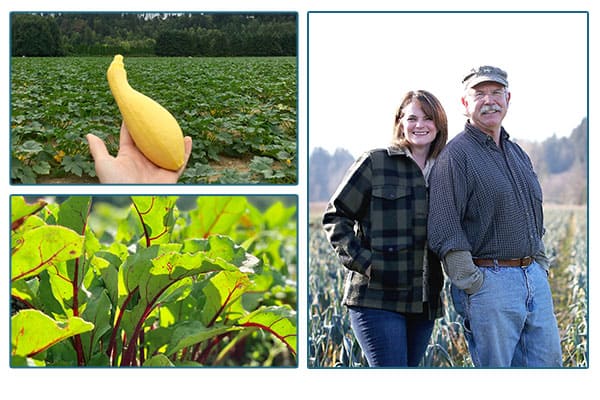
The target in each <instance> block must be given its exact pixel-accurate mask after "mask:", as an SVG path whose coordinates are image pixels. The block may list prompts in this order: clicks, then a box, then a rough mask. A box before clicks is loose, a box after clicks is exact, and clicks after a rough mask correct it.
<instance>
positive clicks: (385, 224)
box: [323, 90, 448, 367]
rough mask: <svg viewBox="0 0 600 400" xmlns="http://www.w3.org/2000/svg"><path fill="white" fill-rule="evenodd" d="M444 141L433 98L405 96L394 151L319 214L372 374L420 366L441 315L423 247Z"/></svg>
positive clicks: (363, 166)
mask: <svg viewBox="0 0 600 400" xmlns="http://www.w3.org/2000/svg"><path fill="white" fill-rule="evenodd" d="M447 139H448V124H447V118H446V113H445V111H444V109H443V108H442V106H441V104H440V102H439V101H438V99H437V98H436V97H435V96H433V95H432V94H431V93H429V92H427V91H424V90H418V91H411V92H408V93H407V94H406V95H405V96H404V98H403V100H402V102H401V104H400V107H399V108H398V111H397V113H396V119H395V126H394V136H393V140H392V143H391V146H390V147H388V148H387V149H376V150H371V151H368V152H366V153H364V154H363V155H362V156H361V157H360V158H359V159H358V160H357V161H356V162H355V163H354V164H353V165H352V167H351V168H350V169H349V171H348V172H347V174H346V176H345V178H344V180H343V181H342V183H341V185H340V186H339V187H338V189H337V190H336V192H335V193H334V195H333V197H332V198H331V200H330V202H329V204H328V205H327V209H326V211H325V213H324V215H323V227H324V229H325V232H326V234H327V238H328V240H329V242H330V243H331V246H332V247H333V248H334V250H335V252H336V254H337V255H338V256H339V258H340V261H341V262H342V264H343V265H344V266H345V267H346V268H347V269H348V273H347V275H346V281H345V289H344V298H343V303H344V304H345V305H346V306H348V309H349V313H350V322H351V325H352V330H353V331H354V334H355V336H356V338H357V339H358V342H359V344H360V346H361V348H362V350H363V353H364V354H365V356H366V358H367V361H368V362H369V365H370V366H371V367H392V366H393V367H402V366H409V367H414V366H418V364H419V362H420V361H421V358H422V357H423V354H424V353H425V350H426V348H427V344H428V342H429V337H430V336H431V332H432V330H433V323H434V320H435V318H437V317H439V316H441V311H442V304H441V299H440V292H441V289H442V284H443V274H442V270H441V267H440V262H439V259H438V258H437V257H436V256H435V254H434V253H432V252H430V251H428V247H427V241H426V238H427V232H426V227H427V210H428V188H427V178H428V176H429V171H431V167H432V165H433V162H434V160H435V158H436V156H437V155H438V154H439V152H440V151H441V149H442V148H443V147H444V145H445V144H446V141H447Z"/></svg>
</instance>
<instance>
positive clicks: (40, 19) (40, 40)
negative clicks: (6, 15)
mask: <svg viewBox="0 0 600 400" xmlns="http://www.w3.org/2000/svg"><path fill="white" fill-rule="evenodd" d="M11 19H12V21H11V35H12V37H11V54H12V56H13V57H20V56H30V57H55V56H61V55H63V53H64V51H63V47H62V41H61V35H60V31H59V28H58V25H57V24H56V22H55V21H54V19H51V18H46V17H44V16H41V15H33V14H12V15H11Z"/></svg>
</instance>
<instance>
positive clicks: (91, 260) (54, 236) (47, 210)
mask: <svg viewBox="0 0 600 400" xmlns="http://www.w3.org/2000/svg"><path fill="white" fill-rule="evenodd" d="M185 197H187V196H185ZM103 199H104V200H106V198H103V196H100V197H94V198H92V197H90V196H70V197H68V198H66V199H64V201H47V200H43V199H40V200H37V201H34V202H30V203H28V202H27V201H26V199H25V198H24V197H22V196H11V250H12V252H11V253H12V254H11V300H12V301H11V314H12V316H11V322H10V323H11V366H12V367H25V366H47V367H51V366H53V367H58V366H81V367H83V366H96V367H109V366H154V367H158V366H161V367H166V366H257V365H281V366H293V365H295V363H296V361H295V358H296V323H297V320H296V311H295V310H296V283H295V279H296V276H295V275H296V271H295V265H296V264H295V263H296V235H297V230H296V229H297V228H296V226H297V222H296V219H295V218H296V206H290V207H286V206H285V205H283V204H282V203H281V202H280V201H272V203H273V204H271V205H270V206H269V207H268V208H267V209H266V210H265V211H260V210H259V209H258V208H257V207H256V206H254V205H252V203H251V201H250V200H249V199H248V198H246V197H243V196H212V197H210V196H199V197H197V198H196V199H195V204H192V208H191V209H189V210H183V208H181V207H180V206H178V204H179V203H178V199H179V200H181V198H178V197H175V196H133V197H123V196H117V197H113V198H111V199H112V200H116V201H117V202H121V203H123V202H125V203H126V204H125V206H119V205H114V204H112V205H111V204H108V203H105V202H103ZM185 200H188V202H189V200H190V198H188V199H185ZM191 200H192V201H193V200H194V199H191Z"/></svg>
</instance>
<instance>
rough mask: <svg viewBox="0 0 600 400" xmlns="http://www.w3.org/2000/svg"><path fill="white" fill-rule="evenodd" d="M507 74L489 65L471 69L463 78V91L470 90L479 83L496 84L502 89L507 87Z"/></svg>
mask: <svg viewBox="0 0 600 400" xmlns="http://www.w3.org/2000/svg"><path fill="white" fill-rule="evenodd" d="M507 76H508V75H507V73H506V72H504V71H503V70H501V69H500V68H498V67H492V66H490V65H482V66H480V67H476V68H472V69H471V70H470V71H469V73H468V74H467V75H465V77H464V78H463V81H462V83H463V84H464V85H465V90H466V89H470V88H472V87H473V86H475V85H478V84H480V83H481V82H496V83H499V84H501V85H502V86H504V87H508V80H507Z"/></svg>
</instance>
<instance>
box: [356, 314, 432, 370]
mask: <svg viewBox="0 0 600 400" xmlns="http://www.w3.org/2000/svg"><path fill="white" fill-rule="evenodd" d="M348 309H349V311H350V323H351V325H352V331H353V332H354V336H355V337H356V339H357V340H358V343H359V344H360V347H361V349H362V351H363V353H364V354H365V357H366V358H367V361H368V362H369V366H370V367H416V366H418V365H419V362H420V361H421V359H422V358H423V354H425V350H426V349H427V344H428V343H429V337H430V336H431V332H432V331H433V323H434V321H430V320H428V319H426V318H424V317H421V316H406V315H404V314H400V313H397V312H393V311H386V310H379V309H375V308H366V307H356V306H352V307H349V308H348Z"/></svg>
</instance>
